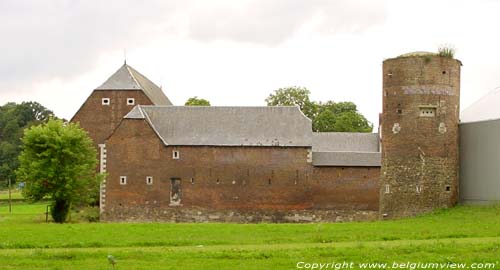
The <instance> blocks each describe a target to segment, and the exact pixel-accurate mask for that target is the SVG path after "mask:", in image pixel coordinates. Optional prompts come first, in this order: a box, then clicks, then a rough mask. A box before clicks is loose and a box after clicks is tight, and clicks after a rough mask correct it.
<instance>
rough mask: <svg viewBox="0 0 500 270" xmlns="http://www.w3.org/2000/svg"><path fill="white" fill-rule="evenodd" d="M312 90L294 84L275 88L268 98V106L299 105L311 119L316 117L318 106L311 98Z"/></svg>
mask: <svg viewBox="0 0 500 270" xmlns="http://www.w3.org/2000/svg"><path fill="white" fill-rule="evenodd" d="M310 94H311V92H309V90H307V88H305V87H300V86H292V87H285V88H280V89H278V90H275V91H274V93H272V94H270V95H269V96H268V97H267V98H266V103H267V106H299V108H300V110H301V111H302V112H303V113H304V114H305V115H306V116H307V117H309V118H310V119H313V118H314V117H315V113H316V106H315V104H314V103H313V102H311V101H310V100H309V95H310Z"/></svg>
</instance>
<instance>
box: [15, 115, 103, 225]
mask: <svg viewBox="0 0 500 270" xmlns="http://www.w3.org/2000/svg"><path fill="white" fill-rule="evenodd" d="M22 143H23V150H22V152H21V154H20V156H19V161H20V166H19V168H18V170H17V177H18V179H19V180H22V181H25V182H26V187H25V188H24V189H23V195H24V197H25V198H28V199H30V200H32V201H39V200H41V199H42V198H44V197H50V198H51V199H52V201H53V202H52V205H51V214H52V217H53V219H54V221H55V222H58V223H63V222H65V221H66V218H67V215H68V212H69V209H70V206H71V205H72V204H73V203H77V202H81V201H83V200H84V199H87V197H88V196H89V193H90V192H89V191H90V190H93V189H95V186H96V185H98V184H97V181H98V180H99V178H100V177H99V176H98V175H96V172H95V168H96V165H97V151H96V150H95V148H94V146H93V142H92V140H91V139H90V138H89V137H88V135H87V132H85V131H84V130H83V129H81V128H80V127H79V125H78V124H75V123H64V122H63V121H61V120H55V119H51V120H49V121H48V122H47V123H46V124H42V125H38V126H32V127H31V128H29V129H27V130H26V131H25V132H24V137H23V138H22Z"/></svg>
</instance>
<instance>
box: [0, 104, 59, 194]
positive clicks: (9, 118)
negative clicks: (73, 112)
mask: <svg viewBox="0 0 500 270" xmlns="http://www.w3.org/2000/svg"><path fill="white" fill-rule="evenodd" d="M50 117H54V113H53V112H52V111H50V110H48V109H47V108H45V107H44V106H42V105H41V104H40V103H37V102H23V103H21V104H16V103H13V102H11V103H7V104H5V105H3V106H0V180H1V181H0V184H3V183H4V181H3V180H6V179H11V180H12V182H15V180H16V179H15V173H14V172H15V170H16V169H17V167H18V166H19V162H18V159H17V157H18V155H19V152H20V145H21V137H22V135H23V130H24V129H25V128H27V127H30V126H33V125H38V124H40V123H45V122H46V121H47V120H48V119H49V118H50Z"/></svg>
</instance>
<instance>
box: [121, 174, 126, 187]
mask: <svg viewBox="0 0 500 270" xmlns="http://www.w3.org/2000/svg"><path fill="white" fill-rule="evenodd" d="M126 184H127V177H126V176H120V185H126Z"/></svg>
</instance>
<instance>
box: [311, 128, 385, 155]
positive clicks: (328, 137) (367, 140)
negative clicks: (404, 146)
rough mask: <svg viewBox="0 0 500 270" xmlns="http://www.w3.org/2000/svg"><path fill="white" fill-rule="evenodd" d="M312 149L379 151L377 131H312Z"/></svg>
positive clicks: (321, 150)
mask: <svg viewBox="0 0 500 270" xmlns="http://www.w3.org/2000/svg"><path fill="white" fill-rule="evenodd" d="M312 147H313V151H317V152H331V151H351V152H379V136H378V134H377V133H351V132H314V133H313V145H312Z"/></svg>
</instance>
